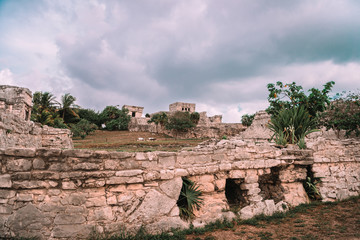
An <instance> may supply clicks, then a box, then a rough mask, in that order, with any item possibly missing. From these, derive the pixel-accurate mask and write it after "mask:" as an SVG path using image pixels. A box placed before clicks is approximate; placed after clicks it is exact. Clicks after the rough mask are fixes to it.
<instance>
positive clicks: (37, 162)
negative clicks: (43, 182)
mask: <svg viewBox="0 0 360 240" xmlns="http://www.w3.org/2000/svg"><path fill="white" fill-rule="evenodd" d="M32 164H33V168H34V169H44V168H45V162H44V160H42V159H41V158H35V159H34V160H33V163H32Z"/></svg>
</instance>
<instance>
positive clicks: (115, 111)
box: [100, 106, 131, 131]
mask: <svg viewBox="0 0 360 240" xmlns="http://www.w3.org/2000/svg"><path fill="white" fill-rule="evenodd" d="M128 113H129V110H128V109H126V108H122V109H119V108H117V107H115V106H107V107H105V109H104V110H103V111H102V112H101V113H100V119H101V124H102V123H104V124H105V125H106V129H107V130H110V131H113V130H127V129H128V125H129V122H130V119H131V117H130V116H129V115H128Z"/></svg>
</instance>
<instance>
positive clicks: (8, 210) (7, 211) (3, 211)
mask: <svg viewBox="0 0 360 240" xmlns="http://www.w3.org/2000/svg"><path fill="white" fill-rule="evenodd" d="M11 212H12V208H11V207H10V206H0V214H10V213H11Z"/></svg>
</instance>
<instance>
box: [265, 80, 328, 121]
mask: <svg viewBox="0 0 360 240" xmlns="http://www.w3.org/2000/svg"><path fill="white" fill-rule="evenodd" d="M334 84H335V82H333V81H331V82H327V83H326V84H325V85H324V88H323V90H321V91H320V90H319V89H316V88H311V89H310V90H309V92H310V94H309V95H306V94H305V93H304V91H303V88H302V87H301V86H298V85H296V83H295V82H293V83H290V84H285V85H284V84H283V83H282V82H277V83H276V85H275V84H272V83H270V84H268V85H267V88H268V91H269V96H268V100H269V103H270V106H269V107H268V108H267V109H266V111H267V112H268V113H269V114H271V115H275V114H277V113H279V112H280V110H281V109H284V108H285V109H291V108H293V107H299V106H304V107H305V108H306V110H307V111H308V112H309V114H310V115H311V117H315V116H316V114H317V113H318V112H323V111H324V110H325V109H326V106H327V105H328V104H330V97H329V96H328V93H329V92H330V91H331V88H332V87H333V85H334Z"/></svg>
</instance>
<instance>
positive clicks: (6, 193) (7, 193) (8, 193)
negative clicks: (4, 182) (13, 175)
mask: <svg viewBox="0 0 360 240" xmlns="http://www.w3.org/2000/svg"><path fill="white" fill-rule="evenodd" d="M15 194H16V192H15V191H13V190H4V189H0V198H3V199H9V198H12V197H15Z"/></svg>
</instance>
